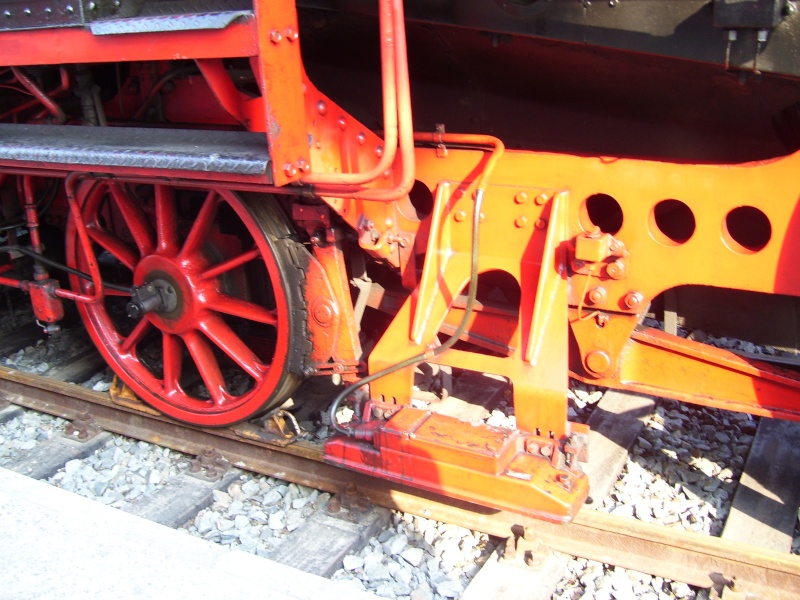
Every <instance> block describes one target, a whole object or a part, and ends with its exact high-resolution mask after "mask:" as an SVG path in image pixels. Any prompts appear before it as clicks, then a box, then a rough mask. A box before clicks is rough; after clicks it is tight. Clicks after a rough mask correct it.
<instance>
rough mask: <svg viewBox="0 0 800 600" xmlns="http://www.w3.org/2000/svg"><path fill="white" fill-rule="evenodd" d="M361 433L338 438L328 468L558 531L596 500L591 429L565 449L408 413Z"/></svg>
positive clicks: (328, 452)
mask: <svg viewBox="0 0 800 600" xmlns="http://www.w3.org/2000/svg"><path fill="white" fill-rule="evenodd" d="M391 408H392V409H395V410H396V409H397V407H396V406H392V407H391ZM354 433H355V437H354V438H346V437H344V436H336V437H334V438H331V439H330V440H329V441H328V442H327V443H326V444H325V460H327V461H328V462H331V463H334V464H337V465H341V466H344V467H347V468H349V469H353V470H356V471H361V472H363V473H368V474H370V475H377V476H380V477H385V478H387V479H390V480H392V481H397V482H399V483H406V484H409V485H413V486H415V487H419V488H422V489H426V490H430V491H432V492H437V493H441V494H446V495H447V496H452V497H455V498H460V499H462V500H467V501H471V502H477V503H480V504H483V505H486V506H491V507H494V508H498V509H502V510H511V511H514V512H519V513H522V514H525V515H528V516H531V517H536V518H540V519H545V520H548V521H553V522H559V523H560V522H567V521H569V520H571V519H572V518H573V517H574V516H575V514H576V513H577V511H578V509H579V508H580V507H581V505H582V504H583V503H584V501H585V500H586V497H587V495H588V492H589V481H588V477H587V476H586V475H585V474H584V473H583V472H581V470H580V468H579V466H578V458H579V457H580V455H581V453H582V452H583V450H582V448H583V447H584V446H585V444H584V439H585V437H586V433H587V432H586V430H585V429H584V430H582V431H580V432H578V431H576V432H575V435H574V436H573V438H574V440H573V442H574V443H566V441H564V442H559V441H556V440H553V439H550V438H546V437H540V436H534V435H529V434H524V433H522V432H520V431H518V430H507V429H501V428H498V427H491V426H488V425H471V424H468V423H465V422H464V421H460V420H458V419H455V418H453V417H448V416H444V415H439V414H435V413H431V412H429V411H425V410H419V409H416V408H411V407H408V406H405V407H402V408H400V409H399V410H396V412H394V414H392V416H391V417H390V418H389V419H388V420H387V421H381V420H370V421H367V422H366V423H363V424H362V425H360V426H357V427H356V428H355V432H354Z"/></svg>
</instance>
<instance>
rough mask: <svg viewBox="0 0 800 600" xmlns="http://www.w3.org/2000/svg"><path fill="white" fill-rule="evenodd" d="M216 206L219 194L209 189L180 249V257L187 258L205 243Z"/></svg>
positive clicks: (211, 226) (217, 205)
mask: <svg viewBox="0 0 800 600" xmlns="http://www.w3.org/2000/svg"><path fill="white" fill-rule="evenodd" d="M217 208H219V195H218V194H217V193H216V192H215V191H214V190H211V191H210V192H208V195H207V196H206V199H205V200H204V201H203V206H202V207H201V208H200V212H199V213H198V214H197V219H195V222H194V224H193V225H192V229H191V230H190V231H189V235H188V236H187V237H186V242H185V243H184V244H183V249H182V250H181V256H182V257H184V258H189V257H191V256H193V255H195V254H197V253H199V252H200V250H201V249H202V247H203V244H205V243H206V240H207V239H208V236H209V235H210V234H211V229H212V228H213V227H214V222H215V220H216V218H217Z"/></svg>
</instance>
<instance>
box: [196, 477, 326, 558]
mask: <svg viewBox="0 0 800 600" xmlns="http://www.w3.org/2000/svg"><path fill="white" fill-rule="evenodd" d="M329 499H330V494H328V493H325V492H320V491H319V490H314V489H311V488H308V487H305V486H302V485H298V484H296V483H287V482H285V481H282V480H280V479H275V478H273V477H264V476H257V475H253V474H250V473H243V474H242V476H241V477H240V478H239V481H237V482H235V483H233V484H231V485H230V486H229V487H228V490H227V491H226V492H220V491H215V492H214V503H213V504H212V505H211V506H210V507H209V508H207V509H205V510H202V511H200V512H199V513H198V514H197V516H196V517H195V518H194V520H193V521H192V522H191V523H187V524H186V525H185V526H184V527H183V529H185V530H186V531H188V532H189V533H190V534H191V535H195V536H197V537H201V538H203V539H206V540H209V541H212V542H216V543H219V544H223V545H226V546H230V547H232V548H238V549H240V550H243V551H245V552H250V553H251V554H258V555H259V556H266V555H267V554H269V552H270V551H271V550H273V549H275V548H277V547H278V546H280V545H281V543H283V541H284V540H285V538H286V536H287V535H289V534H290V533H291V532H292V531H294V530H295V529H297V528H298V527H299V526H300V525H301V524H302V523H303V522H304V521H305V520H306V519H307V518H308V517H309V516H311V514H312V513H313V512H314V511H315V510H317V509H320V508H322V507H324V506H325V505H326V504H327V502H328V500H329Z"/></svg>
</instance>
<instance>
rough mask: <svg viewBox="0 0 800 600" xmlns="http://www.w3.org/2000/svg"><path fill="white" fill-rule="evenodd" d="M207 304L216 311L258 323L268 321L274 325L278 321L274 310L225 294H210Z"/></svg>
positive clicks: (267, 322) (268, 323)
mask: <svg viewBox="0 0 800 600" xmlns="http://www.w3.org/2000/svg"><path fill="white" fill-rule="evenodd" d="M205 305H206V307H207V308H210V309H211V310H214V311H216V312H221V313H224V314H226V315H231V316H233V317H240V318H242V319H247V320H248V321H256V322H257V323H266V324H267V325H273V326H274V325H276V324H277V323H278V318H277V316H276V314H275V311H274V310H270V309H268V308H264V307H263V306H259V305H258V304H254V303H253V302H248V301H247V300H239V299H238V298H232V297H231V296H226V295H225V294H220V293H216V294H213V295H211V296H209V297H208V298H207V299H206V301H205Z"/></svg>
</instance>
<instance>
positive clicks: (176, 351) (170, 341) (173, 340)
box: [162, 333, 183, 395]
mask: <svg viewBox="0 0 800 600" xmlns="http://www.w3.org/2000/svg"><path fill="white" fill-rule="evenodd" d="M162 348H163V353H164V357H163V361H164V392H166V394H167V395H171V394H174V393H176V392H178V391H179V390H180V383H179V382H180V380H181V364H182V362H183V351H182V348H181V342H180V339H179V338H178V336H177V335H173V334H171V333H165V334H164V339H163V344H162Z"/></svg>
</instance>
